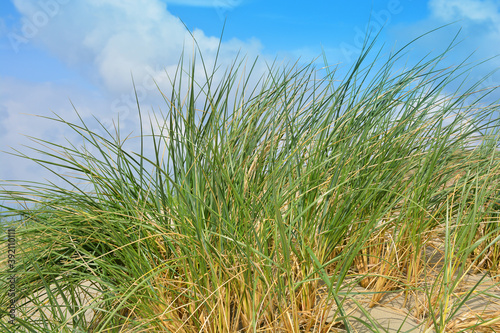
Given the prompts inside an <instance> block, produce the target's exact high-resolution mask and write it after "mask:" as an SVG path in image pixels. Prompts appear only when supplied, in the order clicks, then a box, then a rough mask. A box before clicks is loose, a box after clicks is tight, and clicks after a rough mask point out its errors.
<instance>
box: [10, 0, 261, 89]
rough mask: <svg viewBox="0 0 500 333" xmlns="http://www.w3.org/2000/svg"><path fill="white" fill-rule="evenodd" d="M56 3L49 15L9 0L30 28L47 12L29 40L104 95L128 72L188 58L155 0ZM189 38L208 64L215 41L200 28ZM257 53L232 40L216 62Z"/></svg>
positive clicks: (174, 22) (177, 28)
mask: <svg viewBox="0 0 500 333" xmlns="http://www.w3.org/2000/svg"><path fill="white" fill-rule="evenodd" d="M54 1H56V0H54ZM59 1H60V0H59ZM60 2H61V4H58V6H57V8H56V7H55V6H53V7H52V11H51V12H50V13H52V14H51V15H49V14H50V13H49V10H45V9H44V8H42V7H41V6H40V3H42V2H39V1H36V0H15V1H14V4H15V5H16V8H17V9H18V10H19V11H20V13H21V14H22V15H23V16H24V18H23V20H24V22H32V23H33V24H35V23H36V20H37V19H38V20H39V17H41V16H42V15H41V14H40V13H43V12H45V13H46V14H47V15H46V17H48V21H47V23H46V24H44V25H41V24H40V26H39V27H38V29H37V31H36V34H34V36H33V37H32V39H31V40H33V41H34V42H35V43H37V44H39V45H41V46H42V47H43V48H46V49H48V50H49V51H50V52H51V53H52V54H55V55H56V56H57V57H58V58H60V59H62V60H63V61H64V62H66V63H67V64H69V65H71V66H74V67H76V68H78V69H79V70H80V71H81V72H83V73H85V75H87V76H88V77H91V78H94V79H97V80H98V81H99V83H100V84H101V85H102V86H103V87H104V88H105V89H108V90H110V91H114V92H123V91H125V90H127V91H128V89H129V88H130V85H131V78H130V74H131V72H132V73H133V74H134V77H138V78H139V79H141V80H142V79H143V78H144V77H149V76H151V75H153V76H154V75H155V74H157V71H156V69H163V68H168V67H169V66H174V65H176V64H177V63H178V61H179V57H180V55H181V52H182V50H183V48H184V50H185V54H186V55H191V54H192V50H193V47H194V45H193V41H192V38H191V35H190V34H189V32H188V31H187V29H186V28H185V26H184V24H183V23H182V22H181V20H180V19H179V18H178V17H176V16H174V15H172V14H171V13H170V12H168V10H167V7H166V5H165V3H163V2H161V1H160V0H134V1H132V0H127V1H117V0H89V1H85V2H76V1H74V2H73V1H71V2H69V3H66V4H63V1H60ZM65 2H66V1H64V3H65ZM233 2H234V1H229V2H228V3H233ZM191 3H198V1H191ZM221 28H222V27H221ZM193 34H194V36H195V37H196V39H197V42H198V45H199V46H200V48H201V52H202V54H203V56H204V58H205V60H206V61H207V62H208V63H210V62H211V61H213V60H214V58H215V55H216V52H217V46H218V43H219V39H218V38H216V37H210V36H206V35H205V34H204V33H203V31H201V30H194V32H193ZM261 49H262V46H261V44H260V42H259V41H258V40H250V41H241V40H237V39H234V40H231V41H227V42H224V43H222V44H221V52H220V60H222V62H224V61H229V60H230V59H233V58H234V56H235V55H236V54H237V53H238V52H239V51H241V53H242V54H249V55H250V56H254V55H257V54H259V53H260V51H261ZM152 69H155V73H152Z"/></svg>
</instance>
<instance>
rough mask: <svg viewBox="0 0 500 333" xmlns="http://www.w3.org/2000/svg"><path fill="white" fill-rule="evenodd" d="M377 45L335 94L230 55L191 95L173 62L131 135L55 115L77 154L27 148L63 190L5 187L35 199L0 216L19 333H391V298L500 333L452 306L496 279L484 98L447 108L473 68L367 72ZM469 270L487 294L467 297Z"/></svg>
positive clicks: (374, 65) (12, 194)
mask: <svg viewBox="0 0 500 333" xmlns="http://www.w3.org/2000/svg"><path fill="white" fill-rule="evenodd" d="M372 47H373V43H371V44H367V45H365V48H364V49H363V52H362V54H361V56H360V57H359V59H358V61H357V62H356V63H355V64H354V65H353V66H352V68H351V69H350V70H349V72H348V73H347V75H346V76H345V77H344V79H342V80H341V81H337V80H336V71H335V70H331V69H330V68H331V67H329V66H327V67H325V68H324V69H322V70H318V69H316V68H315V67H314V66H313V65H312V64H311V65H306V66H302V67H301V66H299V65H297V64H295V65H292V66H282V67H280V66H271V67H270V68H269V70H268V71H267V72H266V74H265V75H263V76H262V78H261V79H260V80H259V81H258V83H257V84H253V85H252V84H251V83H250V82H252V81H251V74H245V62H243V61H238V60H235V62H234V63H233V64H232V65H231V66H229V67H228V68H227V69H226V71H225V72H224V73H223V74H222V75H220V76H221V78H218V79H217V80H216V79H215V76H216V73H217V74H218V75H219V74H220V73H218V71H220V70H217V69H216V67H215V66H214V69H213V70H212V71H210V70H209V69H208V68H207V66H205V64H204V63H203V62H202V66H201V67H202V71H201V72H203V73H205V74H204V75H205V77H204V80H202V81H200V80H195V73H199V72H200V71H199V68H198V67H197V66H199V65H198V64H195V62H194V61H193V62H192V63H190V64H189V65H187V66H185V65H184V64H183V62H182V61H181V62H180V64H179V67H178V71H177V72H176V73H175V75H173V76H172V77H171V87H172V88H173V89H172V92H171V94H168V95H166V94H164V93H162V92H161V90H160V93H161V94H162V96H163V97H164V100H165V105H166V111H163V112H159V113H160V114H159V113H156V115H155V116H154V117H150V118H149V128H150V132H149V133H147V134H146V133H144V132H143V131H142V128H143V127H142V126H141V135H140V136H139V137H135V138H133V137H127V138H126V139H121V136H120V133H119V130H117V131H116V133H110V132H106V133H105V134H100V133H98V132H97V131H94V130H91V129H90V128H89V127H88V126H87V125H86V124H85V122H84V121H83V120H82V122H81V123H79V124H76V123H68V122H66V121H64V120H63V119H61V118H58V117H55V118H51V119H52V120H53V121H55V122H58V123H60V124H61V125H65V126H69V127H70V128H71V129H72V130H73V131H75V132H76V133H78V134H79V135H80V136H81V138H82V139H83V142H84V144H83V145H82V146H79V147H77V146H74V145H65V146H64V145H59V144H55V143H51V142H45V141H43V140H38V142H39V143H40V144H42V146H43V148H41V149H39V148H35V147H33V149H34V150H36V151H37V152H42V153H44V154H46V155H45V156H46V159H34V161H35V162H37V163H39V164H41V165H42V166H45V167H47V168H49V170H54V168H55V167H59V168H63V169H65V170H67V171H68V174H63V173H59V174H58V176H60V177H61V179H63V180H64V181H65V182H66V185H65V186H64V187H60V186H57V185H55V184H52V183H49V184H44V183H25V184H21V185H22V186H21V187H19V188H16V189H10V188H9V189H7V188H4V189H3V190H2V191H1V199H2V200H6V201H10V202H22V203H29V204H27V205H25V206H23V207H24V208H18V209H13V208H8V207H6V208H8V209H6V210H5V211H3V212H2V213H1V214H2V215H3V217H5V218H7V217H10V218H13V219H14V221H12V224H13V225H16V227H17V231H16V233H17V266H16V275H17V293H18V300H17V306H18V307H17V317H16V324H15V325H17V328H16V329H18V330H19V331H26V332H28V331H31V332H35V331H36V332H56V331H57V332H115V331H116V332H118V331H127V332H237V331H241V332H343V331H385V330H386V329H385V328H384V326H383V325H382V324H380V323H379V322H378V321H377V318H375V317H373V316H371V315H370V309H371V308H373V307H377V306H380V305H381V304H382V303H383V302H384V300H387V299H388V298H395V297H399V298H401V299H404V300H405V303H404V305H403V308H404V309H406V312H405V313H406V315H407V318H413V319H415V320H416V322H419V323H420V326H419V327H418V329H427V330H428V331H432V330H433V331H439V332H443V331H445V330H446V331H447V332H448V331H452V329H453V327H456V328H457V330H456V331H457V332H458V327H460V329H463V321H460V322H457V321H456V320H457V318H458V317H459V316H461V315H463V316H465V315H469V316H472V317H471V318H474V320H472V321H471V324H470V325H469V326H467V328H471V327H475V328H476V329H477V330H478V331H480V329H481V328H484V327H486V328H492V327H496V326H494V325H498V322H497V321H495V320H493V319H491V318H493V317H491V315H490V316H489V317H488V316H486V315H485V316H484V320H482V319H481V318H482V317H481V316H479V315H475V313H472V314H471V313H469V312H467V313H465V314H464V313H463V312H461V311H462V310H461V309H462V307H463V306H464V305H465V304H466V303H467V302H468V301H469V300H471V299H475V298H477V297H482V296H485V295H491V294H493V293H494V292H493V290H494V288H497V287H498V279H499V273H500V272H499V269H498V267H499V261H500V248H499V246H498V244H499V242H498V240H499V238H500V222H499V219H498V213H499V207H498V204H497V200H498V198H497V193H498V190H499V186H498V177H497V175H498V165H499V164H498V152H497V143H498V135H499V132H498V130H499V126H498V118H497V116H498V114H497V112H498V106H497V105H496V104H486V103H484V102H482V101H483V100H484V97H485V96H487V95H488V94H489V93H491V90H480V89H479V87H480V84H481V82H478V83H476V84H473V85H472V86H471V88H469V89H468V90H466V91H461V92H460V93H458V91H457V93H455V94H449V92H448V90H447V89H449V88H448V87H449V86H450V84H453V83H454V82H457V81H459V80H461V78H462V77H463V75H464V73H467V70H469V69H470V68H468V67H467V65H466V64H462V65H461V66H458V67H456V68H449V67H443V66H442V65H441V59H442V58H443V56H444V54H440V55H438V56H436V57H434V58H426V59H423V60H422V61H420V62H418V63H417V64H416V65H415V66H413V67H411V68H402V69H399V70H396V66H397V65H398V64H399V63H400V60H401V59H402V57H403V56H404V51H405V49H402V50H399V51H397V52H394V53H391V54H389V55H388V56H387V58H386V60H385V61H383V62H382V63H381V61H382V56H377V57H376V59H375V60H374V61H373V62H371V63H368V64H366V63H365V62H366V59H367V56H368V55H369V54H370V52H371V49H372ZM450 48H451V46H450ZM446 52H448V51H446ZM446 52H445V53H446ZM251 65H252V66H250V67H251V68H253V65H254V64H251ZM325 69H326V72H325ZM462 83H465V80H464V81H463V82H462ZM181 92H183V93H181ZM138 107H139V116H140V118H141V123H142V121H143V120H144V119H143V117H142V116H141V115H142V113H141V110H140V106H139V105H138ZM144 122H145V121H144ZM103 129H105V128H104V127H103ZM127 144H132V145H133V146H134V145H135V146H136V147H139V148H137V150H135V151H131V150H129V149H127V148H126V147H127ZM19 155H21V156H23V157H25V158H28V159H31V158H30V157H29V155H23V154H21V153H19ZM0 245H1V246H5V240H2V243H1V244H0ZM2 260H4V261H5V260H6V259H5V256H4V257H2ZM11 273H12V272H8V271H7V270H6V269H3V271H2V275H1V278H2V280H1V282H0V284H1V286H2V287H1V288H0V310H1V312H0V317H1V319H0V325H1V327H3V329H8V327H9V326H8V325H9V324H8V323H7V310H6V308H7V304H8V302H9V299H8V296H7V292H6V290H7V289H8V288H7V283H8V281H7V278H8V276H9V274H11ZM474 274H475V275H478V274H480V275H481V276H482V278H481V279H482V280H481V281H483V280H484V279H485V278H486V277H488V278H489V279H490V280H491V281H492V285H491V287H490V288H487V289H485V290H483V289H481V288H479V285H480V283H477V284H476V285H475V286H472V288H470V289H468V291H467V292H460V290H459V289H460V288H462V287H461V286H462V284H461V283H462V281H464V279H466V278H467V277H470V276H475V275H474ZM495 279H496V282H495ZM360 295H363V296H364V297H365V298H367V299H368V301H367V302H366V303H363V302H362V301H360V299H359V296H360ZM497 297H498V296H497ZM402 325H403V324H402Z"/></svg>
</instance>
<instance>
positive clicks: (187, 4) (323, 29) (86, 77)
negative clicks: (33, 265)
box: [0, 0, 500, 181]
mask: <svg viewBox="0 0 500 333" xmlns="http://www.w3.org/2000/svg"><path fill="white" fill-rule="evenodd" d="M370 17H371V21H370V22H371V25H370V26H368V22H369V19H370ZM224 21H225V22H226V26H225V31H224V35H223V39H222V44H221V58H220V60H221V63H223V64H224V63H229V62H230V61H231V60H232V59H233V58H234V56H235V55H236V54H237V53H238V52H241V53H243V54H247V55H248V56H249V58H253V57H255V56H257V55H258V56H259V57H260V58H261V59H262V60H263V62H265V61H272V60H274V59H278V60H281V59H287V60H288V61H294V60H295V59H297V58H299V57H300V58H301V59H302V61H303V62H309V61H310V60H311V59H313V58H315V57H317V56H319V55H320V54H321V51H322V50H324V51H325V54H326V55H327V57H328V61H329V63H331V64H332V63H335V64H337V63H338V64H340V66H341V67H342V66H343V67H344V68H347V67H349V66H350V65H351V64H352V62H353V60H354V59H355V58H356V55H357V52H359V46H360V43H361V41H362V40H363V38H364V34H365V32H366V31H367V29H368V30H371V31H372V32H374V33H378V32H380V31H381V28H382V26H383V25H385V27H384V29H383V30H382V31H381V34H380V39H379V45H382V44H385V45H387V46H388V47H389V48H390V47H392V46H394V45H397V46H402V45H404V43H406V42H408V41H409V40H411V39H413V38H415V37H416V36H418V35H420V34H422V33H424V32H426V31H429V30H431V29H434V28H437V27H439V26H442V25H444V24H448V23H451V22H455V23H453V24H452V25H451V26H448V27H446V28H444V29H442V30H440V31H438V32H436V33H434V34H433V35H432V36H430V37H428V38H424V39H423V40H421V41H419V42H418V43H416V44H415V45H414V46H413V48H412V50H411V52H410V63H411V61H416V60H417V59H418V58H419V57H421V56H423V55H424V54H426V53H428V52H439V50H442V48H443V47H444V46H445V45H447V43H449V42H450V41H451V38H452V37H453V36H454V35H455V34H456V33H457V31H458V30H459V29H461V34H460V39H463V41H462V43H461V44H460V45H459V46H458V47H457V48H456V50H455V51H454V52H453V53H452V54H450V56H449V57H448V58H447V59H446V60H445V61H446V62H447V63H449V64H450V65H451V64H457V63H458V62H460V61H461V60H462V59H463V58H464V57H466V56H467V55H469V54H470V53H472V52H475V53H474V56H473V57H472V60H476V61H477V60H481V59H486V58H489V57H493V56H495V55H497V54H499V53H500V47H499V45H500V1H493V0H429V1H417V0H413V1H412V0H381V1H375V0H353V1H307V2H306V1H290V0H288V1H281V0H280V1H263V0H206V1H204V0H185V1H183V0H174V1H169V0H88V1H77V0H13V1H6V0H3V1H2V2H0V150H1V151H10V150H11V148H10V147H12V148H16V149H20V148H21V147H22V145H30V144H31V143H30V141H29V140H28V139H27V138H26V137H24V136H23V134H24V135H31V136H34V137H39V138H42V139H47V140H50V141H53V142H63V141H64V140H65V138H67V139H68V140H70V141H71V140H72V139H76V138H75V136H74V134H72V133H70V132H69V131H68V130H67V129H66V128H64V127H63V126H61V125H56V124H54V123H52V122H49V121H44V120H42V119H40V118H37V117H33V116H29V115H26V114H36V115H51V112H55V113H57V114H58V115H60V116H62V117H63V118H65V119H67V120H69V121H75V120H76V115H75V112H74V110H73V108H72V106H71V102H72V103H73V104H74V105H75V107H76V108H77V110H78V111H79V112H80V113H81V115H82V116H83V117H84V118H85V119H90V117H91V116H96V117H97V119H99V120H100V121H102V122H104V123H111V121H112V120H113V119H116V117H117V115H118V114H120V119H121V120H123V122H124V123H123V124H124V127H125V130H127V129H131V128H132V127H133V123H134V122H135V121H136V118H135V116H134V113H133V110H132V108H133V103H132V102H133V101H131V97H132V96H133V95H132V80H131V73H132V74H133V76H134V80H135V82H136V85H138V86H139V89H140V100H141V105H143V107H145V108H149V109H151V108H156V107H157V106H161V103H162V102H161V100H160V99H159V94H158V93H157V92H156V91H155V90H154V89H153V88H152V84H151V82H152V81H151V78H153V77H154V78H155V79H156V80H157V81H158V82H160V86H162V87H163V88H165V89H167V88H166V85H167V83H168V82H167V80H166V79H165V77H164V76H162V75H164V74H165V71H167V72H169V71H172V70H173V68H175V66H176V64H177V61H178V58H179V55H180V52H181V49H182V47H183V45H187V48H188V49H189V45H190V43H189V42H187V43H186V41H187V40H188V34H187V32H186V28H185V26H184V24H183V23H182V22H184V23H185V24H186V25H187V27H188V28H189V29H191V30H192V31H194V35H195V36H196V38H197V40H198V43H199V45H200V47H201V51H202V52H203V54H204V55H205V57H206V58H207V59H208V60H210V59H213V57H214V56H215V51H216V48H217V45H218V43H219V37H220V34H221V31H222V27H223V25H224ZM499 66H500V61H499V59H493V60H491V61H490V62H488V63H487V64H486V65H482V66H480V67H478V68H476V69H474V70H473V72H472V73H471V79H472V80H477V79H479V78H481V77H483V76H484V75H486V74H487V73H488V72H490V71H492V70H494V69H496V68H498V67H499ZM263 68H265V66H264V65H261V68H260V69H259V68H257V70H263ZM498 82H500V77H499V76H498V74H495V75H494V76H492V78H491V79H489V80H488V84H490V85H498V84H499V83H498ZM498 97H500V96H497V98H498ZM70 101H71V102H70ZM131 110H132V111H131ZM127 126H128V128H127ZM0 161H1V163H0V179H31V180H39V181H41V180H42V179H43V178H50V177H51V176H50V174H49V173H47V172H44V171H41V170H40V169H39V168H38V167H36V166H33V165H32V164H29V163H27V162H26V161H23V160H20V159H18V158H14V157H11V156H9V155H7V154H4V153H0Z"/></svg>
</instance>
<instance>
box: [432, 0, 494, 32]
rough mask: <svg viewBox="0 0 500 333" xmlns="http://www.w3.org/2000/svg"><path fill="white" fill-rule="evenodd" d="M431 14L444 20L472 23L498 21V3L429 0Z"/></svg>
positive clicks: (482, 0)
mask: <svg viewBox="0 0 500 333" xmlns="http://www.w3.org/2000/svg"><path fill="white" fill-rule="evenodd" d="M429 8H430V9H431V13H432V15H433V16H435V17H437V18H439V19H441V20H444V21H453V20H465V21H471V22H473V23H491V24H493V25H495V26H496V27H497V28H498V27H499V23H500V13H499V9H500V3H499V2H498V1H493V0H431V1H429Z"/></svg>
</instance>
